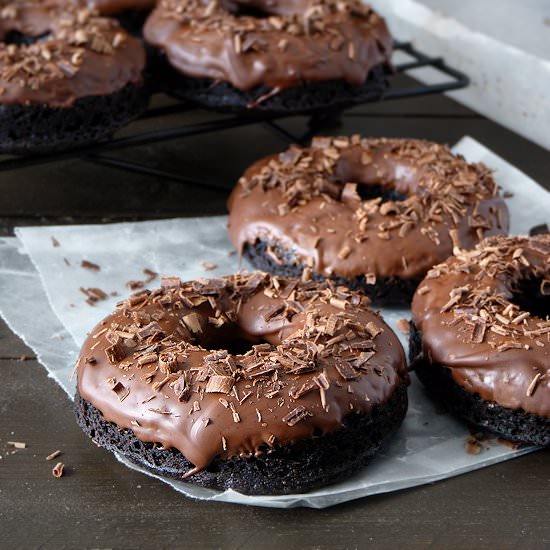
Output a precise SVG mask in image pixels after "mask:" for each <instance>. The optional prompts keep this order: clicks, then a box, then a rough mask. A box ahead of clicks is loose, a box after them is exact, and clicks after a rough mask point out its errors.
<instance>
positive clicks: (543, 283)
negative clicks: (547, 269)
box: [510, 277, 550, 319]
mask: <svg viewBox="0 0 550 550" xmlns="http://www.w3.org/2000/svg"><path fill="white" fill-rule="evenodd" d="M512 293H513V294H512V298H511V300H510V302H512V303H513V304H515V305H516V306H518V307H519V308H520V309H521V310H522V311H528V312H529V313H530V314H531V315H533V316H535V317H539V318H540V319H546V318H548V317H550V279H548V278H547V279H543V278H542V277H527V278H525V279H521V280H520V281H519V282H518V283H517V284H516V285H515V287H514V288H513V289H512Z"/></svg>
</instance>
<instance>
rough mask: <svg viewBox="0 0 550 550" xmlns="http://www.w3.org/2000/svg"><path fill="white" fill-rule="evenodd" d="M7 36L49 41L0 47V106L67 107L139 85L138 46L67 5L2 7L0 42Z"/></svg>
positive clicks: (141, 58)
mask: <svg viewBox="0 0 550 550" xmlns="http://www.w3.org/2000/svg"><path fill="white" fill-rule="evenodd" d="M13 31H17V32H19V33H21V34H23V35H25V36H29V37H42V36H43V35H46V34H48V35H49V36H47V37H45V38H44V39H41V40H39V41H37V42H36V43H35V44H31V45H15V44H5V43H1V44H0V104H3V105H13V104H21V105H31V104H45V105H47V106H49V107H70V106H71V105H72V104H73V103H74V102H75V101H76V100H77V99H79V98H82V97H87V96H100V95H108V94H112V93H114V92H117V91H119V90H121V89H122V88H124V87H125V86H127V85H128V84H133V85H141V83H142V72H143V69H144V67H145V52H144V49H143V46H142V45H141V44H140V43H139V41H138V40H136V39H135V38H132V37H131V36H129V35H128V34H127V33H126V32H125V31H124V30H123V29H122V28H121V27H120V26H119V24H118V23H117V22H116V21H114V20H111V19H105V18H102V17H96V16H95V15H94V14H93V13H92V12H90V11H89V10H86V9H83V8H80V9H77V8H76V7H75V6H74V5H72V4H69V5H68V6H66V7H65V8H63V9H61V8H56V7H55V6H52V5H50V4H48V3H45V2H39V1H36V0H31V1H27V0H17V1H14V2H3V3H2V9H1V11H0V41H4V40H5V38H6V37H7V36H8V35H9V33H11V32H13Z"/></svg>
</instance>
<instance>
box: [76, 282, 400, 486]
mask: <svg viewBox="0 0 550 550" xmlns="http://www.w3.org/2000/svg"><path fill="white" fill-rule="evenodd" d="M367 303H368V299H367V298H366V297H365V296H363V295H362V294H360V293H354V292H351V291H349V290H348V289H347V288H345V287H337V286H336V285H334V284H333V283H331V282H323V283H314V282H300V281H297V280H289V279H283V278H276V277H271V276H269V275H267V274H265V273H259V272H257V273H253V274H251V275H246V274H238V275H232V276H229V277H224V278H220V279H210V280H208V279H199V280H195V281H192V282H189V283H182V282H181V281H180V280H179V279H177V278H167V279H163V280H162V283H161V288H160V289H158V290H154V291H152V292H150V291H147V290H144V291H140V292H138V293H137V294H134V295H132V296H131V297H130V298H129V299H128V300H126V301H124V302H122V303H121V304H119V308H118V309H117V311H115V312H114V313H113V314H112V315H110V316H108V317H107V318H106V319H105V320H104V321H102V322H101V323H100V324H99V325H98V326H97V327H96V328H95V329H94V330H93V331H92V332H91V333H90V335H89V337H88V339H87V340H86V342H85V343H84V345H83V347H82V351H81V355H80V358H79V360H78V364H77V365H78V393H77V396H76V412H77V418H78V422H79V424H80V426H81V427H82V428H83V430H84V431H85V432H86V433H87V434H88V435H89V436H90V437H91V438H92V439H93V440H94V441H95V442H96V443H97V444H98V445H101V446H103V447H106V448H107V449H109V450H111V451H116V452H119V453H121V454H122V455H124V456H126V457H127V458H129V459H130V460H131V461H133V462H135V463H137V464H140V465H142V466H144V467H146V468H148V469H149V470H151V471H153V472H155V473H157V474H159V475H161V476H168V477H173V478H179V479H184V480H187V481H188V482H190V483H195V484H198V485H202V486H204V487H211V488H215V489H228V488H231V489H234V490H236V491H240V492H242V493H248V494H283V493H292V492H301V491H307V490H309V489H312V488H314V487H317V486H320V485H324V484H328V483H332V482H334V481H337V480H339V479H342V478H344V477H347V476H349V475H351V474H352V473H354V472H355V471H357V470H358V469H359V468H361V467H363V466H364V465H365V464H366V463H367V462H368V461H369V459H370V458H371V457H372V456H373V455H374V454H375V453H376V452H377V451H378V449H379V448H380V447H381V445H382V444H383V443H384V442H385V441H386V440H387V439H388V438H389V437H390V436H391V434H392V433H393V432H395V430H396V429H397V428H398V426H399V425H400V423H401V421H402V420H403V417H404V415H405V412H406V409H407V390H406V388H407V384H408V375H407V371H406V364H405V356H404V352H403V349H402V347H401V345H400V343H399V341H398V339H397V337H396V336H395V334H394V333H393V332H392V331H391V329H390V328H389V327H388V326H387V325H386V324H385V323H384V321H383V320H382V318H381V317H380V316H379V315H378V314H377V313H375V312H373V311H372V310H371V309H369V308H368V306H367Z"/></svg>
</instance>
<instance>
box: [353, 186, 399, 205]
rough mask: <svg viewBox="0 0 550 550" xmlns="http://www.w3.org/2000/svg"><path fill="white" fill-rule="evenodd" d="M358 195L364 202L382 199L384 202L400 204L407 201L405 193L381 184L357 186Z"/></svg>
mask: <svg viewBox="0 0 550 550" xmlns="http://www.w3.org/2000/svg"><path fill="white" fill-rule="evenodd" d="M357 193H358V195H359V196H360V197H361V200H362V201H369V200H372V199H377V198H381V199H382V202H390V201H391V202H400V201H404V200H405V199H407V195H405V193H400V192H399V191H397V189H394V188H393V187H392V186H390V185H382V184H380V183H367V184H363V183H361V184H359V185H357Z"/></svg>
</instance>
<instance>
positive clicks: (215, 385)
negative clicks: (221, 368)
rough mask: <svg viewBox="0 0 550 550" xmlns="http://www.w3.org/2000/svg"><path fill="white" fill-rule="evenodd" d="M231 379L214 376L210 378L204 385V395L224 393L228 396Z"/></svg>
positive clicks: (231, 383)
mask: <svg viewBox="0 0 550 550" xmlns="http://www.w3.org/2000/svg"><path fill="white" fill-rule="evenodd" d="M233 383H234V380H233V377H232V376H220V375H214V376H211V377H210V379H209V380H208V383H207V384H206V390H205V391H206V393H225V394H228V393H229V392H230V391H231V388H232V387H233Z"/></svg>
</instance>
